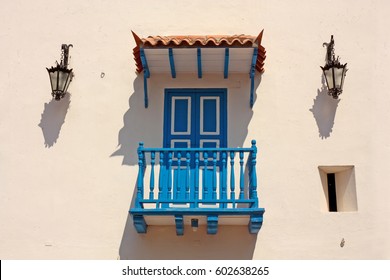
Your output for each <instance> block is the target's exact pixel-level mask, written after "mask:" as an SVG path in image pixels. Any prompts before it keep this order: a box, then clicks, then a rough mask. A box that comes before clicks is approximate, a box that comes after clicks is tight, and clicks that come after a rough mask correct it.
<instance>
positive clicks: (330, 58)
mask: <svg viewBox="0 0 390 280" xmlns="http://www.w3.org/2000/svg"><path fill="white" fill-rule="evenodd" d="M322 46H323V47H324V46H326V65H335V64H337V63H339V56H337V58H335V54H334V40H333V35H331V37H330V42H329V43H323V44H322Z"/></svg>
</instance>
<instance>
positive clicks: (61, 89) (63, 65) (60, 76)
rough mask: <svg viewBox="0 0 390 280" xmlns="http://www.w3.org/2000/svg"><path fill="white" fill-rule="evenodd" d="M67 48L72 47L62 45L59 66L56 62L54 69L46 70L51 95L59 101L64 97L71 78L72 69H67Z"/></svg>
mask: <svg viewBox="0 0 390 280" xmlns="http://www.w3.org/2000/svg"><path fill="white" fill-rule="evenodd" d="M69 47H73V45H65V44H62V46H61V62H60V64H58V62H56V63H57V66H56V67H53V66H52V67H51V68H50V69H49V68H46V69H47V72H49V77H50V83H51V95H52V96H53V97H54V99H55V100H60V99H61V98H63V97H64V96H65V94H66V91H67V90H68V87H69V84H70V82H71V81H72V78H73V73H72V70H73V69H68V58H69Z"/></svg>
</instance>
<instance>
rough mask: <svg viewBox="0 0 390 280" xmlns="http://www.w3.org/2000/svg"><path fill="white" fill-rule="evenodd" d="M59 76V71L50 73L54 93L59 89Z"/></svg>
mask: <svg viewBox="0 0 390 280" xmlns="http://www.w3.org/2000/svg"><path fill="white" fill-rule="evenodd" d="M57 75H58V71H54V72H49V76H50V84H51V90H52V91H54V90H57V88H58V85H57Z"/></svg>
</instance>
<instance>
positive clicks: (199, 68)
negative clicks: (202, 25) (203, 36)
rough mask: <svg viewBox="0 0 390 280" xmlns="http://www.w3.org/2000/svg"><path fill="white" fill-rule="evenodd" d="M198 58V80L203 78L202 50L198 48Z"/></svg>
mask: <svg viewBox="0 0 390 280" xmlns="http://www.w3.org/2000/svg"><path fill="white" fill-rule="evenodd" d="M196 56H197V61H198V78H199V79H201V78H202V49H201V48H198V49H197V50H196Z"/></svg>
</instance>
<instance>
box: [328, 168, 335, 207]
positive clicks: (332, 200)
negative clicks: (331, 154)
mask: <svg viewBox="0 0 390 280" xmlns="http://www.w3.org/2000/svg"><path fill="white" fill-rule="evenodd" d="M326 175H327V178H328V196H329V212H337V197H336V176H335V175H334V173H328V174H326Z"/></svg>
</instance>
